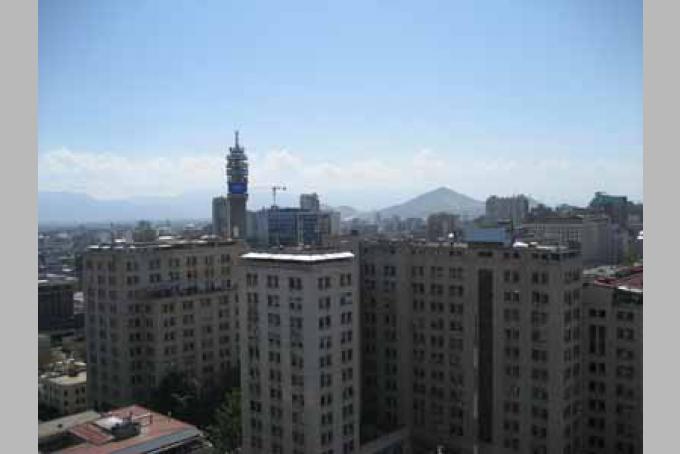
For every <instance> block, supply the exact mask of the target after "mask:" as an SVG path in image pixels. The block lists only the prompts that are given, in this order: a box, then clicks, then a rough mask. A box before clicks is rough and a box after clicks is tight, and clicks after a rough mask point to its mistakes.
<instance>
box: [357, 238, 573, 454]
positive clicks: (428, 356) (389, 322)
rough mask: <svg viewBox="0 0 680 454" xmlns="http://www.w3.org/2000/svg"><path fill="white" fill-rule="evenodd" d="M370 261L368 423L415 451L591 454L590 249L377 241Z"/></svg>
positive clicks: (364, 253) (364, 303) (365, 319)
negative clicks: (585, 358)
mask: <svg viewBox="0 0 680 454" xmlns="http://www.w3.org/2000/svg"><path fill="white" fill-rule="evenodd" d="M360 261H361V273H362V282H361V292H362V294H361V313H362V316H361V320H362V322H361V325H362V339H361V343H362V365H361V367H362V391H361V393H362V396H363V397H362V420H363V421H364V422H365V426H368V425H369V423H370V424H371V425H374V426H376V428H377V429H378V430H380V431H382V432H383V433H389V432H392V431H394V430H398V429H400V428H404V427H406V428H407V429H408V431H409V433H410V434H411V437H412V441H413V449H414V452H434V450H435V449H436V448H437V447H438V446H442V447H444V448H445V451H444V452H446V453H476V452H479V453H482V454H485V453H509V452H517V453H578V452H580V449H581V447H582V445H583V438H582V435H581V433H582V426H581V421H580V419H579V415H580V412H581V399H582V394H581V391H580V390H581V357H580V355H581V340H580V339H581V333H580V326H579V325H580V323H579V320H580V317H581V298H580V297H581V283H580V276H581V260H580V258H579V255H578V251H575V250H570V249H567V248H564V247H558V246H553V247H547V246H526V245H522V246H521V247H520V245H517V247H510V246H503V245H494V244H488V243H487V244H475V243H469V244H463V243H452V242H441V243H424V242H420V243H419V242H413V241H380V240H366V241H362V242H361V243H360Z"/></svg>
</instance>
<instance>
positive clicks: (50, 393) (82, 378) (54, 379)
mask: <svg viewBox="0 0 680 454" xmlns="http://www.w3.org/2000/svg"><path fill="white" fill-rule="evenodd" d="M38 401H39V402H40V403H41V404H43V405H45V406H47V407H49V408H52V409H54V410H56V411H57V412H59V414H61V415H70V414H73V413H79V412H81V411H84V410H86V409H87V408H89V405H88V400H87V372H86V370H85V363H82V362H75V361H73V360H66V361H62V362H60V363H57V364H55V365H54V366H53V367H52V370H50V371H49V372H46V373H44V374H42V375H40V377H39V379H38Z"/></svg>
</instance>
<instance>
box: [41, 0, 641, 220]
mask: <svg viewBox="0 0 680 454" xmlns="http://www.w3.org/2000/svg"><path fill="white" fill-rule="evenodd" d="M38 47H39V48H38V52H39V54H38V55H39V83H38V85H39V86H38V90H39V91H38V112H39V123H38V131H39V134H38V142H39V146H38V181H39V182H38V189H39V190H40V191H66V192H79V193H85V194H88V195H90V196H91V197H94V198H98V199H123V198H131V197H141V196H144V197H148V196H177V195H181V194H185V193H190V192H196V191H205V192H208V193H214V194H219V193H223V192H224V191H225V182H224V155H225V153H226V152H227V148H228V146H229V145H231V144H232V142H233V131H234V130H235V129H238V130H239V131H240V138H241V144H242V145H244V146H245V148H246V152H247V153H248V157H249V160H250V166H251V178H250V180H251V192H257V191H268V190H269V189H268V187H269V186H271V185H273V184H277V185H280V184H283V185H286V186H287V188H288V191H289V192H292V193H300V192H308V191H316V192H318V193H319V194H320V196H321V198H322V202H326V203H328V204H331V205H343V204H345V205H352V206H355V207H356V208H360V209H370V208H380V207H383V206H386V205H389V204H393V203H398V202H400V201H403V200H405V199H408V198H410V197H413V196H416V195H418V194H419V193H421V192H424V191H427V190H431V189H434V188H436V187H439V186H448V187H450V188H451V189H454V190H456V191H458V192H461V193H464V194H467V195H469V196H471V197H475V198H477V199H480V200H483V199H485V198H486V197H487V196H489V195H491V194H497V195H510V194H516V193H525V194H529V195H531V196H532V197H534V198H536V199H538V200H540V201H542V202H545V203H548V204H557V203H562V202H564V203H573V204H581V205H582V204H586V203H587V202H588V201H589V200H590V198H591V197H592V195H593V193H594V192H595V191H598V190H604V191H606V192H609V193H612V194H624V195H628V196H629V198H631V199H633V200H642V195H643V194H642V181H643V180H642V175H643V169H642V153H643V146H642V137H643V136H642V2H641V1H633V0H598V1H592V0H551V1H549V2H546V1H543V0H524V1H511V0H507V1H502V0H491V1H484V2H481V1H474V0H471V1H468V0H461V1H418V2H413V1H370V0H364V1H352V0H348V1H343V2H318V1H296V2H278V1H276V2H275V1H271V2H263V1H243V2H240V1H230V2H224V1H205V0H204V1H201V2H192V1H176V0H168V1H161V0H156V1H148V0H147V1H144V0H135V1H127V0H125V1H124V0H120V1H115V2H91V1H80V0H62V1H58V2H57V1H46V0H40V2H39V40H38Z"/></svg>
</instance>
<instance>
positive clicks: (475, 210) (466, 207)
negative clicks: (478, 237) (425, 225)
mask: <svg viewBox="0 0 680 454" xmlns="http://www.w3.org/2000/svg"><path fill="white" fill-rule="evenodd" d="M439 212H446V213H453V214H458V215H461V216H465V217H476V216H480V215H482V214H484V202H481V201H479V200H475V199H473V198H472V197H468V196H466V195H465V194H460V193H458V192H456V191H454V190H452V189H449V188H446V187H441V188H438V189H435V190H433V191H430V192H426V193H425V194H421V195H419V196H418V197H415V198H413V199H411V200H408V201H406V202H404V203H401V204H399V205H394V206H391V207H388V208H384V209H382V210H379V211H378V213H379V214H380V216H381V217H383V218H387V217H392V216H399V217H401V218H416V217H417V218H427V216H429V215H430V214H432V213H439Z"/></svg>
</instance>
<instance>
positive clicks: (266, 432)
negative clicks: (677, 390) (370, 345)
mask: <svg viewBox="0 0 680 454" xmlns="http://www.w3.org/2000/svg"><path fill="white" fill-rule="evenodd" d="M240 263H241V265H242V268H243V269H242V273H243V276H244V277H245V281H244V285H241V286H240V287H239V300H240V301H241V302H242V305H243V310H242V311H241V318H240V323H241V326H242V328H243V330H244V336H243V342H242V343H241V364H242V367H241V389H242V393H243V394H242V406H241V408H242V412H243V415H242V418H241V420H242V430H243V453H244V454H254V453H263V454H264V453H267V454H269V453H309V454H316V453H328V452H334V453H351V452H359V429H360V379H361V373H360V369H359V361H360V356H361V350H360V344H359V341H360V333H359V323H360V317H359V312H358V311H359V305H358V304H359V287H358V285H359V269H358V263H357V261H356V260H355V257H354V254H352V253H350V252H335V253H316V252H310V253H305V254H295V253H287V252H283V253H275V254H268V253H247V254H245V255H243V256H242V257H241V262H240ZM374 452H375V451H374Z"/></svg>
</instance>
